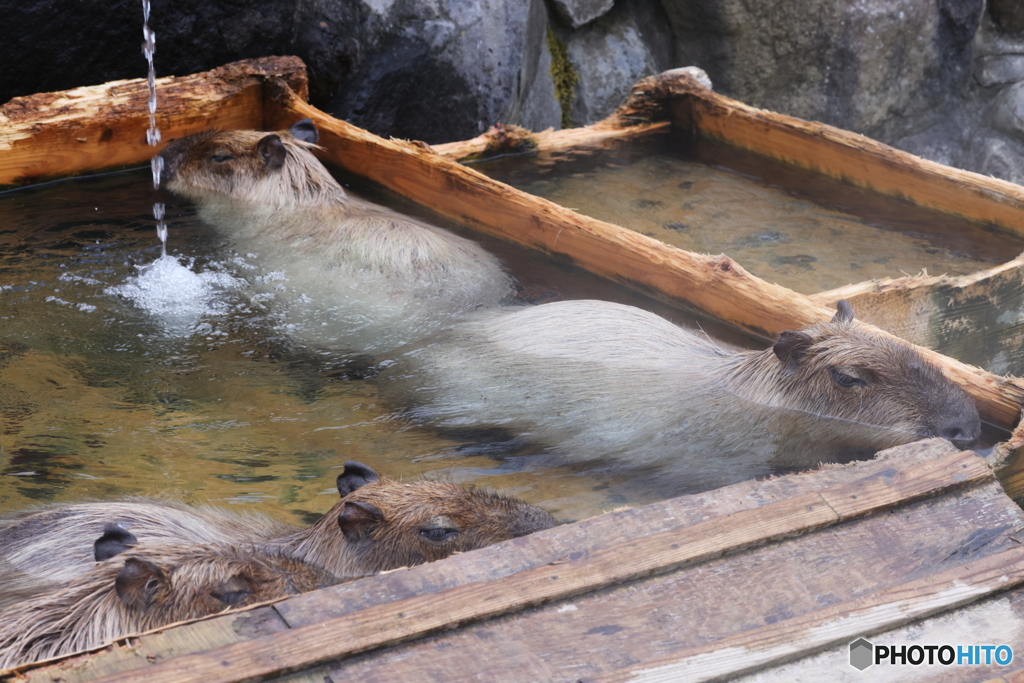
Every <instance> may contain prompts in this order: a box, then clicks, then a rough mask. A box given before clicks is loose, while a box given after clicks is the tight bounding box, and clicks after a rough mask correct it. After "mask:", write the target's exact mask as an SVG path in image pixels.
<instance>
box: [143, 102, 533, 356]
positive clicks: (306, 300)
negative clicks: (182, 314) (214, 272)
mask: <svg viewBox="0 0 1024 683" xmlns="http://www.w3.org/2000/svg"><path fill="white" fill-rule="evenodd" d="M318 137H319V134H318V132H317V129H316V127H315V126H314V125H313V123H312V121H310V120H309V119H303V120H302V121H299V122H298V123H296V124H294V125H293V126H292V127H291V128H290V129H289V130H287V131H278V132H276V133H264V132H258V131H250V130H235V131H215V130H214V131H207V132H203V133H197V134H195V135H190V136H188V137H185V138H181V139H179V140H175V141H174V142H172V143H171V144H169V145H168V146H167V147H166V148H165V149H164V150H163V151H162V152H161V153H160V157H161V158H162V159H163V174H162V186H163V187H165V188H166V189H168V190H170V191H171V192H174V193H175V194H178V195H180V196H182V197H185V198H187V199H189V200H191V201H192V202H194V203H195V204H196V205H197V206H198V208H199V215H200V217H201V218H202V219H203V220H204V221H205V222H206V223H208V224H210V225H212V226H213V227H214V228H216V229H218V230H219V231H221V232H222V233H223V234H224V235H225V236H227V237H228V238H229V239H230V240H231V241H232V243H233V246H234V248H235V249H236V250H237V251H238V253H240V254H242V255H243V257H245V258H247V259H250V258H254V259H256V260H255V262H254V263H252V264H251V265H257V266H258V267H259V268H260V269H261V272H260V271H257V275H254V276H253V277H252V278H250V279H251V280H252V281H253V282H254V284H256V285H257V286H261V285H260V284H259V283H264V285H265V286H266V287H268V288H269V291H270V292H271V293H273V295H274V297H275V298H276V299H277V300H278V302H279V303H280V304H281V305H279V306H278V307H277V309H276V310H277V312H278V314H279V315H280V316H281V321H282V324H283V325H284V327H285V329H287V330H288V331H289V333H290V334H291V335H292V336H295V337H298V338H300V339H301V340H303V341H305V342H307V343H312V344H315V345H317V346H323V347H326V348H329V349H341V350H353V349H354V350H357V351H360V352H366V353H379V352H382V351H385V350H387V349H390V348H394V347H395V346H396V345H398V344H400V343H405V342H410V341H413V340H414V339H418V338H422V337H423V336H425V335H426V334H427V333H429V332H430V331H432V330H435V329H438V328H439V327H442V326H444V325H446V324H447V323H448V322H449V321H450V319H451V318H452V316H458V315H460V314H462V313H465V312H466V311H470V310H473V309H476V308H478V307H486V306H494V305H497V304H498V303H500V302H502V301H504V300H506V299H508V298H510V297H511V295H512V293H513V288H512V281H511V279H510V277H509V276H508V275H507V274H506V273H505V272H504V270H503V269H502V267H501V265H500V264H499V263H498V261H497V259H495V258H494V256H492V255H491V254H489V253H488V252H486V251H485V250H484V249H483V248H482V247H480V246H479V245H477V244H476V243H474V242H471V241H469V240H466V239H464V238H462V237H459V236H457V235H455V234H453V233H451V232H449V231H447V230H444V229H441V228H438V227H436V226H433V225H430V224H428V223H424V222H422V221H419V220H416V219H413V218H410V217H408V216H404V215H402V214H399V213H397V212H395V211H392V210H390V209H387V208H385V207H382V206H379V205H376V204H372V203H370V202H367V201H365V200H362V199H359V198H356V197H354V196H352V195H350V194H348V193H346V192H345V190H344V189H342V187H341V185H339V184H338V182H337V181H336V180H335V179H334V178H333V177H332V176H331V174H330V173H328V171H327V169H326V168H324V166H323V164H321V163H320V162H319V161H318V160H317V159H316V157H315V156H313V153H312V151H311V150H312V149H314V148H315V147H316V142H317V140H318ZM250 255H251V256H250Z"/></svg>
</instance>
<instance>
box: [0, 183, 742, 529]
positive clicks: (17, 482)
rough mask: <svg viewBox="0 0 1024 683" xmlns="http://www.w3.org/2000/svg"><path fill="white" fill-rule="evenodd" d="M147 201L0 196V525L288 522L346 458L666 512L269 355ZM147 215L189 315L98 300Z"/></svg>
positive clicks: (588, 283)
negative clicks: (122, 510) (146, 513)
mask: <svg viewBox="0 0 1024 683" xmlns="http://www.w3.org/2000/svg"><path fill="white" fill-rule="evenodd" d="M157 194H159V193H155V192H154V191H153V190H152V186H151V180H150V178H149V172H148V170H146V171H138V172H130V173H122V174H115V175H109V176H102V177H93V178H81V179H75V180H66V181H62V182H59V183H54V184H52V185H50V186H47V187H40V188H35V189H30V190H23V191H18V192H14V193H6V194H0V420H2V423H0V512H4V511H13V510H19V509H23V508H25V507H28V506H30V505H32V504H35V503H45V502H72V501H79V500H86V499H105V498H112V497H118V496H124V495H133V494H142V495H150V496H167V497H172V498H177V499H182V500H185V501H188V502H196V501H209V502H212V503H215V504H240V505H246V506H253V507H255V508H258V509H261V510H264V511H267V512H270V513H271V514H275V515H277V516H279V517H282V518H285V519H289V520H290V521H294V522H302V521H306V520H308V519H309V518H310V517H311V516H312V515H316V514H319V513H322V512H324V511H326V510H327V509H328V508H329V507H330V506H331V505H332V504H333V502H334V501H335V500H336V496H337V493H336V491H335V489H334V479H335V477H336V476H337V474H338V472H339V470H338V468H339V467H341V465H342V464H343V463H344V461H345V460H349V459H355V460H360V461H363V462H365V463H367V464H369V465H371V466H373V467H375V468H377V469H379V470H380V471H381V472H383V473H385V474H387V475H389V476H392V477H405V478H414V477H418V476H421V475H425V476H430V477H441V478H448V479H451V480H455V481H459V482H471V483H473V484H475V485H480V486H487V487H490V488H493V489H497V490H502V491H505V492H508V493H510V494H514V495H518V496H520V497H522V498H525V499H527V500H529V501H531V502H535V503H539V504H543V505H544V506H545V507H546V508H547V509H549V510H551V511H552V512H553V513H554V514H556V516H558V517H559V518H560V519H563V520H572V519H579V518H583V517H587V516H590V515H593V514H597V513H599V512H601V511H602V510H607V509H609V508H610V507H612V506H614V505H616V504H621V503H642V502H647V501H649V500H653V499H655V498H659V497H664V496H665V495H666V493H665V492H653V491H640V492H634V493H620V492H619V490H618V489H619V487H618V485H619V484H622V483H624V482H625V480H626V479H628V476H629V475H622V476H621V477H617V476H616V475H608V474H603V475H596V474H594V473H593V472H589V471H588V470H587V468H586V467H585V466H575V467H564V466H558V465H556V464H552V463H551V462H550V461H548V460H546V459H545V458H543V457H539V456H538V457H529V456H521V457H514V458H504V459H501V458H492V457H488V456H487V455H483V454H479V453H476V452H473V451H467V449H466V448H465V446H464V444H463V443H462V442H459V441H455V440H450V439H445V438H441V437H439V436H437V435H436V434H434V433H431V432H428V431H425V430H421V429H418V428H414V427H411V426H410V425H408V424H407V423H405V422H404V421H403V420H402V419H400V418H398V417H396V416H395V415H394V414H393V413H392V412H391V409H390V408H389V407H388V406H385V405H382V404H381V402H380V401H378V398H377V395H376V389H375V387H374V385H373V383H372V381H364V380H362V379H359V378H358V377H356V378H352V368H351V367H349V366H348V365H345V364H344V363H341V362H340V361H338V359H336V358H332V357H331V356H329V355H325V354H322V353H319V352H317V351H316V350H311V349H302V348H295V347H294V346H292V345H291V344H290V342H289V341H288V340H287V339H286V338H282V337H281V336H280V335H279V334H278V333H277V331H276V330H275V328H274V327H273V326H272V325H271V324H270V322H269V321H268V320H267V318H266V315H265V313H264V309H263V308H262V307H261V306H260V305H259V304H258V302H255V301H253V300H252V298H251V297H250V296H249V294H247V292H246V290H245V288H244V287H240V288H239V287H234V286H232V285H231V283H232V282H233V280H232V278H233V277H235V276H238V275H240V274H241V272H242V271H243V270H244V268H245V263H244V258H243V259H242V260H238V259H235V258H233V256H232V255H231V254H230V253H228V252H227V250H226V248H225V245H224V244H222V243H220V242H219V241H218V239H217V238H216V237H214V236H213V235H212V234H211V232H210V231H209V230H207V229H205V228H204V227H203V226H202V225H201V224H200V223H199V222H198V221H197V219H196V218H195V217H194V214H193V211H192V210H191V208H190V207H189V206H188V205H187V204H185V203H182V202H179V201H177V200H176V199H175V198H173V197H170V196H163V197H156V195H157ZM155 198H158V199H162V200H163V201H166V202H167V205H168V222H169V226H170V239H169V245H168V250H169V253H170V254H172V255H175V256H177V257H180V258H181V259H182V260H186V261H187V260H192V261H193V263H192V265H191V271H193V273H203V274H204V275H207V276H210V277H211V278H212V279H211V280H210V281H208V282H205V283H202V284H203V286H205V287H206V290H204V291H206V298H203V297H199V299H198V300H197V299H196V298H195V296H193V295H189V294H186V293H185V292H182V293H181V295H180V296H178V295H175V296H172V297H169V298H170V300H171V301H172V303H188V304H189V305H190V306H191V308H186V310H185V311H184V312H182V313H179V314H178V315H176V316H170V317H168V316H159V315H152V314H150V313H148V312H146V311H145V310H143V309H142V308H140V307H139V306H137V305H136V304H135V303H133V302H132V301H131V300H129V299H126V298H125V297H124V296H119V295H118V294H116V293H113V292H111V291H108V290H109V288H111V287H118V286H123V285H125V283H126V282H130V281H132V279H133V278H135V277H136V276H137V275H138V272H139V271H138V269H137V266H141V265H145V264H150V263H152V262H154V261H155V260H156V259H157V258H158V257H159V255H160V247H159V242H158V241H157V239H156V237H155V232H154V226H153V220H152V218H151V216H150V211H151V207H152V204H153V201H154V199H155ZM489 245H490V246H491V247H492V248H494V249H495V250H496V251H497V252H498V253H499V255H500V256H501V257H502V259H503V260H505V261H506V263H508V264H510V267H511V268H512V270H513V272H514V274H515V275H516V276H517V277H518V279H519V280H520V281H521V282H522V283H523V284H524V285H532V286H533V287H535V288H536V289H539V290H542V291H550V292H556V293H558V294H560V295H562V296H564V297H566V298H574V297H596V298H606V299H612V300H618V301H622V302H625V303H632V304H635V305H643V306H646V307H648V308H652V309H654V310H656V311H658V312H659V313H662V314H663V315H666V316H667V317H670V318H672V319H674V320H675V321H677V322H680V323H682V324H687V323H690V324H692V323H693V321H692V319H689V318H687V317H686V316H684V315H682V314H680V313H679V312H677V311H672V310H668V309H666V308H664V307H659V306H658V305H656V304H654V303H652V302H650V301H648V300H646V299H642V298H641V297H638V296H634V295H632V294H629V293H628V292H625V291H623V290H620V289H618V288H615V287H612V286H610V285H608V283H606V282H605V281H603V280H599V279H597V278H594V277H592V276H589V275H586V274H582V273H578V272H577V273H573V272H568V271H566V270H565V269H564V268H561V267H559V266H557V265H554V264H551V263H547V262H545V261H538V260H537V259H535V258H529V257H528V256H527V255H524V254H523V253H522V252H520V251H518V250H516V249H515V248H512V247H509V246H507V245H503V244H501V243H498V242H493V241H492V242H490V243H489ZM182 270H183V269H182ZM178 275H179V276H180V275H182V273H178ZM218 278H219V279H218ZM193 279H194V276H193ZM195 284H196V283H195V282H192V281H191V280H189V279H187V278H186V280H184V281H183V282H182V283H181V286H182V287H186V286H191V285H195ZM163 293H164V294H166V292H163ZM701 324H702V325H703V326H704V327H705V328H706V329H713V330H714V329H716V328H715V327H714V325H713V323H708V322H707V321H702V322H701ZM717 334H719V335H728V330H724V329H718V330H717ZM732 341H734V342H735V341H742V340H741V339H740V338H737V337H734V338H733V339H732Z"/></svg>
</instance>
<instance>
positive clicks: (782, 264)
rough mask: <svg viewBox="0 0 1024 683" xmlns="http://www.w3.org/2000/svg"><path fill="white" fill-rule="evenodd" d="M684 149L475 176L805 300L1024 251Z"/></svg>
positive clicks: (533, 164) (624, 147) (522, 161)
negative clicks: (714, 258)
mask: <svg viewBox="0 0 1024 683" xmlns="http://www.w3.org/2000/svg"><path fill="white" fill-rule="evenodd" d="M679 149H680V144H679V143H678V142H676V141H674V140H672V139H671V138H670V136H668V135H664V134H662V135H655V136H651V137H649V138H647V139H643V140H640V141H633V142H630V143H628V144H621V143H619V144H612V145H608V146H606V147H604V148H602V149H593V150H577V151H572V152H554V153H540V154H535V155H528V156H520V157H504V158H501V159H496V160H492V161H486V162H481V163H476V164H474V165H473V168H475V169H476V170H479V171H481V172H483V173H486V174H488V175H491V176H492V177H494V178H496V179H498V180H502V181H503V182H508V183H509V184H512V185H514V186H516V187H518V188H519V189H522V190H524V191H526V192H529V193H531V194H534V195H537V196H540V197H544V198H546V199H550V200H551V201H554V202H556V203H558V204H561V205H562V206H565V207H567V208H571V209H574V210H576V211H578V212H580V213H583V214H586V215H588V216H591V217H594V218H598V219H601V220H604V221H608V222H610V223H615V224H617V225H621V226H623V227H626V228H629V229H631V230H635V231H637V232H640V233H643V234H645V235H648V236H650V237H654V238H657V239H659V240H661V241H663V242H666V243H668V244H672V245H674V246H677V247H680V248H682V249H687V250H689V251H695V252H699V253H709V254H719V253H724V254H728V255H729V256H731V257H732V258H733V259H735V260H736V261H737V262H739V263H740V264H741V265H742V266H743V267H744V268H746V269H747V270H748V271H750V272H751V273H753V274H755V275H757V276H758V277H760V278H762V279H764V280H768V281H769V282H776V283H778V284H781V285H783V286H785V287H789V288H790V289H793V290H796V291H798V292H801V293H804V294H813V293H816V292H822V291H826V290H830V289H834V288H836V287H840V286H843V285H846V284H850V283H855V282H862V281H864V280H870V279H875V278H882V277H900V276H902V275H908V274H909V275H913V274H917V273H920V272H922V271H927V272H928V273H929V274H931V275H942V274H948V275H964V274H967V273H973V272H975V271H977V270H981V269H984V268H990V267H992V266H993V265H997V264H1000V263H1004V262H1005V261H1007V260H1009V259H1010V258H1012V257H1013V256H1015V255H1016V254H1018V253H1020V252H1022V251H1024V239H1022V238H1020V237H1019V236H1013V235H1007V234H1005V233H996V232H994V231H991V230H987V229H985V228H984V227H983V226H979V225H975V224H971V223H968V222H966V221H960V220H957V219H953V218H951V217H948V216H943V215H941V214H938V213H935V212H928V211H923V210H921V209H918V208H917V207H912V206H910V205H909V204H903V203H901V202H898V201H895V200H879V199H877V198H875V197H872V196H871V195H870V194H869V193H867V192H862V191H858V190H855V189H853V188H850V187H847V186H844V185H842V184H840V183H837V182H832V181H828V180H826V179H820V178H819V179H814V178H809V177H808V176H807V175H806V174H795V173H794V172H793V171H791V170H787V169H786V168H785V167H783V166H781V165H778V164H773V163H771V162H768V161H766V160H764V159H760V158H757V157H754V156H753V155H744V154H742V153H738V152H736V151H734V150H730V149H727V148H723V147H716V146H714V145H711V144H707V143H702V144H700V145H699V146H697V147H696V148H695V149H692V150H690V153H689V154H687V155H684V154H682V153H679V152H678V151H677V150H679ZM718 164H726V165H728V167H729V168H725V167H723V166H721V165H718ZM736 169H739V170H736Z"/></svg>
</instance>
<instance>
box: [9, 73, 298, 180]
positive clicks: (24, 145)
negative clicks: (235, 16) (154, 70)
mask: <svg viewBox="0 0 1024 683" xmlns="http://www.w3.org/2000/svg"><path fill="white" fill-rule="evenodd" d="M268 76H274V77H280V78H283V79H284V80H286V81H287V82H289V83H290V84H291V86H292V87H293V88H294V89H295V91H296V92H297V93H299V97H305V96H306V88H307V85H306V72H305V65H303V63H302V62H301V61H300V60H299V59H298V58H296V57H265V58H261V59H250V60H245V61H241V62H234V63H232V64H228V65H226V66H222V67H220V68H217V69H213V70H211V71H207V72H204V73H199V74H192V75H190V76H183V77H168V78H160V79H157V103H158V112H157V125H158V126H159V127H160V128H162V129H163V130H164V134H165V138H167V137H169V136H170V135H173V136H175V137H179V136H182V135H187V134H189V133H194V132H197V131H200V130H206V129H208V128H211V127H220V128H262V127H263V113H262V102H263V80H264V79H265V78H267V77H268ZM148 100H149V86H148V83H147V81H146V79H144V78H136V79H132V80H124V81H112V82H110V83H105V84H103V85H98V86H90V87H82V88H75V89H74V90H67V91H64V92H56V93H40V94H37V95H29V96H26V97H16V98H14V99H12V100H11V101H9V102H7V103H6V104H4V105H2V106H0V185H8V184H14V185H23V184H29V183H33V182H38V181H40V180H43V179H47V178H52V177H56V176H63V175H74V174H78V173H83V172H95V171H98V170H100V169H103V168H109V167H113V166H124V165H132V164H142V163H148V162H149V160H150V159H151V158H152V157H153V156H154V155H155V154H156V153H157V152H158V151H159V150H160V149H162V147H163V145H158V146H156V147H153V146H150V145H148V144H147V143H146V130H147V129H148V127H149V108H148Z"/></svg>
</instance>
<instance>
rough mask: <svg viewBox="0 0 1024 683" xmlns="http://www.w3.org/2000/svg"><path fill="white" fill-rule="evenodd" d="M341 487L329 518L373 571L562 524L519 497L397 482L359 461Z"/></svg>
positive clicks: (366, 569)
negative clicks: (339, 500) (556, 523)
mask: <svg viewBox="0 0 1024 683" xmlns="http://www.w3.org/2000/svg"><path fill="white" fill-rule="evenodd" d="M338 492H339V493H341V494H342V496H343V498H342V500H341V502H340V503H338V504H337V505H336V506H335V507H334V508H333V509H332V510H331V512H329V513H328V515H327V516H328V518H330V517H334V518H335V519H336V520H337V527H336V529H340V530H341V533H342V534H343V535H344V539H345V541H346V542H347V545H348V547H349V548H350V552H353V553H354V554H355V560H354V561H355V565H356V566H358V567H359V569H360V571H363V572H365V573H374V572H379V571H384V570H388V569H395V568H397V567H405V566H410V565H416V564H422V563H423V562H431V561H433V560H439V559H441V558H444V557H447V556H449V555H451V554H452V553H456V552H464V551H467V550H474V549H476V548H482V547H484V546H487V545H491V544H492V543H498V542H499V541H506V540H508V539H510V538H516V537H518V536H525V535H526V534H529V533H532V532H534V531H540V530H541V529H547V528H550V527H552V526H554V525H555V520H554V518H553V517H551V515H550V514H548V513H547V512H545V511H544V510H541V509H540V508H538V507H536V506H534V505H530V504H529V503H526V502H524V501H521V500H517V499H515V498H509V497H507V496H503V495H499V494H495V493H488V492H484V491H478V490H474V489H465V488H462V487H461V486H457V485H455V484H451V483H446V482H434V481H416V482H411V483H402V482H397V481H392V480H389V479H386V478H384V477H381V476H380V475H378V474H377V473H376V472H374V471H373V470H372V469H370V468H369V467H367V466H366V465H363V464H361V463H358V462H354V461H349V462H347V463H345V470H344V471H343V472H342V473H341V474H340V475H339V476H338ZM324 531H325V532H326V528H325V530H324ZM335 533H336V532H335Z"/></svg>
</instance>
